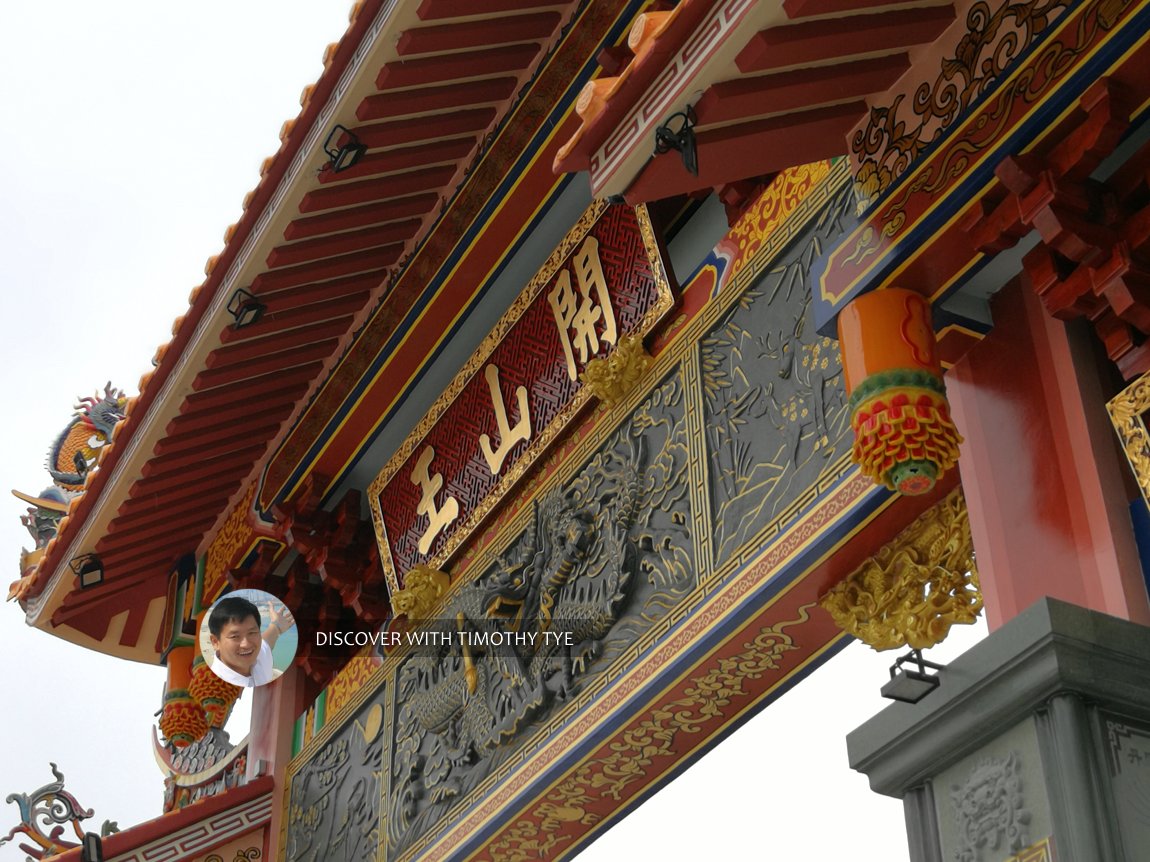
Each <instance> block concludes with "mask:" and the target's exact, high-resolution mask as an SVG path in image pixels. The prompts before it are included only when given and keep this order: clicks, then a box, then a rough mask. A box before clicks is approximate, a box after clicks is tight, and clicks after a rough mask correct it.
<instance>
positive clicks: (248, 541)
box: [204, 482, 256, 604]
mask: <svg viewBox="0 0 1150 862" xmlns="http://www.w3.org/2000/svg"><path fill="white" fill-rule="evenodd" d="M255 496H256V486H255V483H254V482H253V483H252V484H251V485H250V486H249V487H248V491H247V493H246V494H244V497H243V499H242V500H241V501H240V502H239V503H238V504H237V505H236V507H235V508H234V509H232V511H231V513H230V514H229V515H228V518H227V520H226V521H224V525H223V526H222V527H221V528H220V531H219V532H218V533H217V534H216V537H215V539H213V540H212V544H211V545H210V546H209V547H208V552H207V560H206V562H205V564H204V603H205V604H211V602H212V601H214V600H215V598H216V596H217V595H219V592H220V590H222V589H223V587H224V584H225V583H226V582H227V577H228V569H230V568H231V566H232V564H233V563H234V562H235V560H236V557H237V555H239V554H241V553H243V552H245V551H247V550H248V549H249V548H250V547H251V545H252V542H253V541H254V540H255V538H256V532H255V530H254V529H252V526H251V521H250V520H249V518H248V515H249V513H250V512H251V511H252V501H253V500H255Z"/></svg>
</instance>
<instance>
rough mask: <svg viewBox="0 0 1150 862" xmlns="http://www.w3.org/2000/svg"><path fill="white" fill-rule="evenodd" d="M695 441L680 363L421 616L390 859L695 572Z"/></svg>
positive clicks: (397, 756)
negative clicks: (690, 463) (449, 595)
mask: <svg viewBox="0 0 1150 862" xmlns="http://www.w3.org/2000/svg"><path fill="white" fill-rule="evenodd" d="M687 453H688V444H687V427H686V419H685V408H684V397H683V384H682V379H681V376H680V374H679V372H675V373H674V374H672V375H671V376H670V377H669V378H668V379H666V380H665V381H664V382H663V383H662V384H660V385H658V386H656V388H655V389H654V390H653V391H652V393H651V395H650V397H649V398H648V399H647V401H646V402H645V403H644V404H643V405H642V406H641V407H640V408H639V409H638V410H637V411H636V412H635V414H634V415H633V416H632V417H631V418H630V420H629V421H628V422H627V423H625V424H624V425H623V427H621V428H620V429H619V430H618V431H617V432H616V433H615V434H614V435H612V437H611V438H609V439H608V441H607V442H606V443H605V444H604V445H603V446H602V447H601V448H600V449H599V450H598V451H597V452H596V453H595V454H593V455H592V456H591V457H590V459H589V460H588V461H587V462H586V464H585V465H584V466H583V467H582V469H580V470H579V472H578V473H577V474H576V475H575V476H574V477H573V478H572V479H571V480H570V481H568V482H567V483H566V484H565V485H563V486H560V487H558V488H556V489H554V490H553V491H551V492H549V493H547V494H545V495H544V496H543V497H542V498H540V499H538V500H537V501H536V503H535V508H534V510H533V513H532V517H531V519H530V523H529V524H528V526H527V528H526V529H525V530H524V531H523V532H522V533H521V534H520V535H519V536H518V537H517V538H516V539H514V540H513V541H512V542H511V543H510V545H509V547H508V548H507V549H506V550H505V551H504V552H503V553H502V555H501V556H500V557H499V558H498V559H496V560H495V562H494V563H493V564H491V565H490V566H488V567H487V568H486V570H485V571H483V573H482V574H481V575H480V576H479V577H478V578H477V579H476V580H475V581H474V582H473V583H471V584H468V585H467V586H466V587H464V588H463V589H461V590H460V591H459V592H458V593H457V594H456V596H455V597H454V598H453V599H452V600H451V601H450V602H449V603H448V607H447V608H446V609H445V610H444V611H442V612H441V616H440V618H439V619H437V620H434V621H425V623H424V625H422V626H420V627H419V630H420V631H422V632H425V633H427V638H426V643H425V645H423V646H419V647H417V648H415V649H414V650H413V651H412V654H411V655H410V656H409V657H408V658H407V659H406V660H405V661H404V663H403V664H402V665H401V666H400V668H399V669H398V670H397V673H396V722H395V724H396V727H395V736H394V741H393V748H392V752H393V754H392V764H391V792H390V802H389V805H390V808H389V812H388V818H387V819H388V827H387V829H388V842H389V853H388V856H389V858H391V857H392V856H393V855H399V853H402V852H403V851H404V850H406V849H407V848H408V847H410V846H411V843H412V842H413V841H414V840H416V839H417V838H419V837H420V836H422V835H425V834H426V833H427V832H428V831H430V830H431V829H432V828H433V827H434V826H435V825H436V824H437V823H439V822H440V821H441V820H443V819H444V818H445V817H446V816H447V814H448V812H449V811H450V810H451V808H452V806H453V805H455V804H457V803H459V802H460V800H462V799H463V797H465V796H466V794H468V793H469V792H470V791H472V790H473V789H475V788H476V787H477V786H478V784H479V783H480V782H481V781H482V780H483V779H484V778H485V777H486V776H488V775H489V774H490V773H491V771H492V769H493V768H495V767H496V766H497V765H498V764H499V763H501V762H503V761H504V760H505V759H506V758H507V757H508V756H509V755H510V754H511V753H512V752H513V751H514V750H515V749H516V748H517V747H518V745H516V744H513V742H512V741H513V740H516V739H522V738H523V737H524V736H525V735H526V732H527V731H528V729H530V728H532V727H535V726H538V724H539V723H540V722H542V721H545V720H547V718H548V717H549V716H550V715H551V714H552V713H553V712H554V710H555V709H556V708H557V707H558V706H559V705H561V704H563V703H564V702H567V701H569V700H570V699H572V698H573V697H575V696H577V694H578V692H579V691H581V690H582V689H583V688H584V686H585V685H586V683H587V681H588V680H589V679H591V678H593V677H594V676H595V675H596V674H597V672H598V671H599V670H600V669H602V668H603V667H605V666H606V665H607V664H608V663H609V662H610V661H611V660H612V659H614V658H616V657H617V656H618V655H619V654H620V653H621V651H622V650H624V649H626V648H628V647H630V646H631V645H633V644H634V643H635V641H636V639H637V638H638V637H640V636H641V634H642V633H643V632H644V631H646V630H648V629H649V628H650V626H651V625H652V624H653V623H654V622H656V621H657V620H658V619H660V618H661V617H662V616H664V615H665V614H666V612H667V611H668V610H670V609H671V608H672V607H674V605H675V603H676V602H677V600H678V599H679V598H681V597H682V596H683V595H685V594H686V592H687V590H688V589H689V588H690V587H691V586H692V585H693V584H694V575H695V562H694V559H693V551H692V543H691V537H690V535H689V532H688V525H689V524H690V523H691V518H690V497H689V494H688V485H687ZM521 744H522V743H521V742H520V743H519V745H521Z"/></svg>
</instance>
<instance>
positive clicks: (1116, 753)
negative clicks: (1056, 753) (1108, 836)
mask: <svg viewBox="0 0 1150 862" xmlns="http://www.w3.org/2000/svg"><path fill="white" fill-rule="evenodd" d="M1102 724H1103V732H1104V733H1105V734H1106V754H1107V767H1108V769H1109V772H1110V783H1111V798H1112V799H1113V800H1114V807H1115V810H1116V811H1117V814H1118V831H1119V833H1120V834H1121V836H1122V844H1123V847H1124V849H1125V850H1126V854H1127V858H1129V859H1137V858H1140V857H1139V856H1138V853H1139V852H1141V851H1143V850H1145V849H1146V848H1150V724H1147V723H1146V722H1134V721H1130V720H1129V719H1125V718H1116V717H1113V716H1103V723H1102Z"/></svg>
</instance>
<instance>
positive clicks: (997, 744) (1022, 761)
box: [933, 719, 1053, 862]
mask: <svg viewBox="0 0 1150 862" xmlns="http://www.w3.org/2000/svg"><path fill="white" fill-rule="evenodd" d="M933 784H934V800H935V808H936V813H937V816H938V824H939V837H940V839H941V842H942V850H943V859H946V860H947V862H1007V860H1010V859H1012V858H1013V857H1014V856H1015V854H1017V853H1018V852H1019V851H1022V850H1025V849H1027V848H1028V847H1030V846H1031V845H1032V844H1034V843H1036V842H1038V841H1040V840H1041V839H1044V838H1046V837H1048V836H1050V835H1051V834H1052V832H1053V828H1052V825H1051V819H1050V810H1049V803H1048V802H1047V798H1046V783H1045V779H1044V776H1043V771H1042V762H1041V756H1040V754H1039V749H1038V737H1037V733H1036V731H1035V728H1034V722H1033V720H1032V719H1027V720H1025V721H1023V722H1022V723H1020V724H1017V725H1015V726H1014V727H1013V728H1010V729H1009V730H1007V731H1006V732H1005V733H1003V734H1001V735H1000V736H998V737H996V738H993V739H991V740H990V741H989V742H988V743H987V744H986V745H985V746H983V747H982V748H981V749H980V750H979V751H978V752H976V753H975V754H972V755H970V756H969V757H965V758H963V759H962V760H960V761H959V762H958V763H956V764H954V765H953V766H951V767H950V768H948V769H946V770H944V771H943V772H941V773H940V774H939V775H938V776H936V777H935V778H934V779H933Z"/></svg>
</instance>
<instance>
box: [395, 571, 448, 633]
mask: <svg viewBox="0 0 1150 862" xmlns="http://www.w3.org/2000/svg"><path fill="white" fill-rule="evenodd" d="M403 580H404V587H403V589H402V590H399V591H398V592H396V593H395V595H393V596H392V597H391V608H392V610H393V611H395V615H396V616H406V617H407V618H408V619H410V620H417V619H426V618H427V617H429V616H431V611H432V610H434V608H435V606H436V605H437V604H438V603H439V600H440V599H441V598H442V597H443V594H444V593H446V592H447V588H448V587H449V586H450V585H451V577H450V576H449V575H448V574H447V573H446V572H441V571H439V570H438V569H433V568H432V567H431V566H428V565H424V564H420V565H418V566H416V567H415V568H413V569H412V570H411V571H410V572H408V573H407V576H406V577H405V578H404V579H403Z"/></svg>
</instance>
